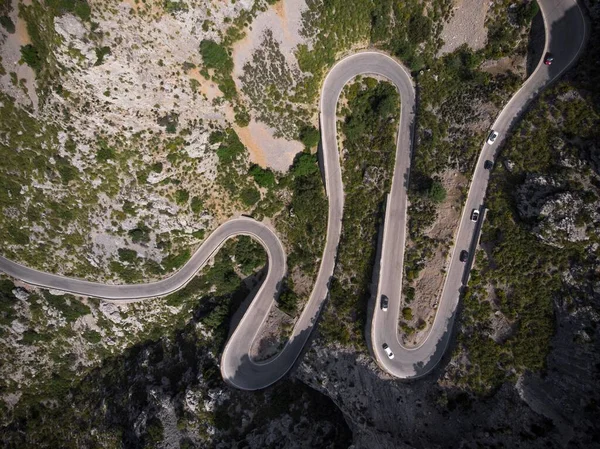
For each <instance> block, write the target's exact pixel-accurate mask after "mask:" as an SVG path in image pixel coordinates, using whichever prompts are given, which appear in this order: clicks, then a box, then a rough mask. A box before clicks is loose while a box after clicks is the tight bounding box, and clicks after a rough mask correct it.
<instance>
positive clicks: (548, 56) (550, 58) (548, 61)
mask: <svg viewBox="0 0 600 449" xmlns="http://www.w3.org/2000/svg"><path fill="white" fill-rule="evenodd" d="M553 62H554V56H552V54H551V53H546V56H544V64H546V65H552V63H553Z"/></svg>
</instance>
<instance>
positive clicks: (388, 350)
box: [381, 343, 394, 359]
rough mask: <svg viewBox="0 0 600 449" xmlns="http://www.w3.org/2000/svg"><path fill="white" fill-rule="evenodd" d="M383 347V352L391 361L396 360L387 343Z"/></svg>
mask: <svg viewBox="0 0 600 449" xmlns="http://www.w3.org/2000/svg"><path fill="white" fill-rule="evenodd" d="M381 347H382V348H383V350H384V351H385V353H386V354H387V356H388V357H389V358H390V359H393V358H394V353H393V352H392V350H391V349H390V347H389V346H388V344H387V343H384V344H382V345H381Z"/></svg>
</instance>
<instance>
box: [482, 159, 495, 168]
mask: <svg viewBox="0 0 600 449" xmlns="http://www.w3.org/2000/svg"><path fill="white" fill-rule="evenodd" d="M493 166H494V163H493V162H492V161H490V160H487V161H485V162H484V163H483V168H485V169H486V170H491V169H492V167H493Z"/></svg>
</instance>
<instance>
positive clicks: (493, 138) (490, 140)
mask: <svg viewBox="0 0 600 449" xmlns="http://www.w3.org/2000/svg"><path fill="white" fill-rule="evenodd" d="M498 135H499V134H498V133H497V132H496V131H494V130H492V132H491V133H490V135H489V136H488V139H487V143H488V145H492V144H493V143H494V142H495V141H496V139H497V138H498Z"/></svg>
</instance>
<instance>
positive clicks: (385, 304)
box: [381, 295, 390, 312]
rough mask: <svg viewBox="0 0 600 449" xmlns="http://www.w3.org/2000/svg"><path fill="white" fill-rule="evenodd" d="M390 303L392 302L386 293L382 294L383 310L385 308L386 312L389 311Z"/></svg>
mask: <svg viewBox="0 0 600 449" xmlns="http://www.w3.org/2000/svg"><path fill="white" fill-rule="evenodd" d="M389 303H390V299H389V298H388V297H387V296H385V295H381V310H383V311H384V312H387V309H388V304H389Z"/></svg>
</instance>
